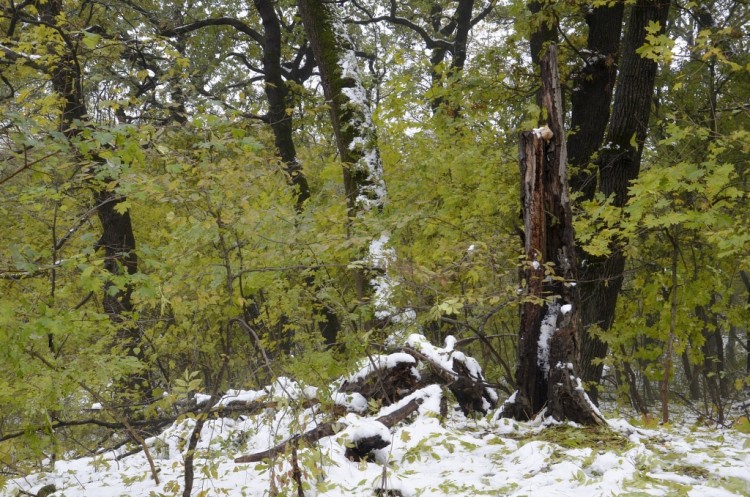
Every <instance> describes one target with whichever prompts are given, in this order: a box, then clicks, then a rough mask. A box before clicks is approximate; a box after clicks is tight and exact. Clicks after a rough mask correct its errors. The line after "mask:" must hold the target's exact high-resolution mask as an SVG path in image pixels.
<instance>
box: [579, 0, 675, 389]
mask: <svg viewBox="0 0 750 497" xmlns="http://www.w3.org/2000/svg"><path fill="white" fill-rule="evenodd" d="M669 5H670V2H669V1H654V0H638V2H636V4H635V5H634V6H633V7H632V9H631V13H630V17H629V20H628V27H627V31H626V33H625V37H624V40H623V49H622V64H621V67H620V74H619V76H618V79H617V86H616V88H615V96H614V103H613V107H612V116H611V119H610V120H609V126H608V128H607V132H606V137H605V139H604V141H605V144H604V146H603V147H602V148H601V150H600V152H599V158H598V159H597V162H596V163H597V166H598V173H599V190H600V191H601V192H602V193H604V195H606V196H608V197H611V198H612V201H613V204H614V205H615V206H616V207H622V206H624V205H625V203H626V201H627V198H628V187H629V186H630V183H631V181H632V180H634V179H635V178H636V177H637V176H638V173H639V171H640V164H641V154H642V151H643V143H644V141H645V139H646V133H647V131H648V120H649V116H650V112H651V102H652V98H653V93H654V82H655V80H656V71H657V64H656V62H654V61H653V60H649V59H646V58H643V57H641V56H640V55H639V54H638V53H636V50H638V49H639V48H640V47H642V46H643V45H644V43H645V42H646V34H647V33H646V27H648V26H649V24H650V23H652V22H656V23H659V26H660V31H659V33H657V34H660V33H661V32H663V31H664V27H665V25H666V21H667V16H668V13H669ZM584 105H585V104H584ZM581 153H582V154H584V153H585V152H581ZM579 158H580V160H583V156H582V155H581V156H579ZM586 181H590V180H589V179H585V178H584V179H581V178H578V179H577V182H578V185H579V186H581V184H582V183H585V182H586ZM586 188H590V186H584V187H582V189H583V191H584V192H586V191H587V190H586ZM616 245H617V244H616V242H615V244H613V246H612V247H611V249H612V252H611V254H610V255H609V256H604V257H590V256H587V260H586V261H585V263H582V264H581V267H582V271H581V281H580V285H579V288H580V292H581V300H582V302H581V304H582V310H583V323H584V327H585V329H586V332H585V333H583V334H582V347H581V349H582V363H581V365H582V368H583V369H582V379H583V381H584V383H586V384H598V383H599V381H600V380H601V376H602V368H603V364H601V362H600V360H601V359H603V358H604V357H605V356H606V354H607V344H606V343H604V342H602V341H601V340H599V339H598V338H597V337H595V336H593V335H592V334H591V333H589V332H588V330H589V329H590V328H591V327H592V326H594V325H596V326H598V327H599V328H600V329H602V330H608V329H610V328H611V326H612V324H613V322H614V318H615V308H616V306H617V297H618V295H619V293H620V289H621V288H622V281H623V280H622V278H623V271H624V269H625V256H624V255H623V253H622V251H621V250H620V249H619V247H618V246H616ZM589 393H590V395H591V397H592V399H593V400H594V401H596V398H597V397H596V394H597V392H596V388H591V389H590V391H589Z"/></svg>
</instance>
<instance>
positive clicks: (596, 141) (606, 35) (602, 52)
mask: <svg viewBox="0 0 750 497" xmlns="http://www.w3.org/2000/svg"><path fill="white" fill-rule="evenodd" d="M623 11H624V5H623V3H622V2H617V3H615V5H613V6H611V7H597V8H594V9H592V10H591V11H589V12H588V13H587V14H586V24H587V25H588V28H589V32H588V37H587V41H586V50H585V51H582V53H583V55H584V56H585V57H586V60H585V61H584V64H583V67H582V68H581V69H580V70H579V71H578V72H577V73H576V74H575V76H574V87H573V93H572V95H571V97H570V103H571V133H570V135H569V137H568V144H567V145H568V161H569V163H570V165H571V167H572V169H573V170H572V171H571V177H570V187H571V189H572V190H574V191H577V192H580V193H582V194H583V198H584V199H586V200H589V199H592V198H594V193H595V192H596V183H597V181H596V172H595V171H592V170H591V168H590V167H588V166H589V163H590V161H591V158H592V156H593V155H594V153H596V151H598V150H599V148H600V147H601V146H602V140H603V139H604V132H605V131H606V129H607V122H609V109H610V106H611V104H612V93H613V90H614V87H615V80H616V78H617V62H618V58H619V48H620V35H621V33H622V17H623ZM586 325H587V323H586V322H585V320H584V328H586Z"/></svg>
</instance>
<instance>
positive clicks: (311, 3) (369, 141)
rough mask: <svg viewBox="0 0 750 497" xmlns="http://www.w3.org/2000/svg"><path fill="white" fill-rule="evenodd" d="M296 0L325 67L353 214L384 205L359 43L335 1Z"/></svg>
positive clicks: (322, 72)
mask: <svg viewBox="0 0 750 497" xmlns="http://www.w3.org/2000/svg"><path fill="white" fill-rule="evenodd" d="M297 4H298V6H299V11H300V14H301V16H302V23H303V24H304V27H305V32H306V33H307V38H308V40H309V41H310V46H311V47H312V49H313V53H314V54H315V60H316V61H317V63H318V68H319V69H320V77H321V82H322V84H323V92H324V93H325V98H326V101H327V103H328V105H329V106H330V114H331V121H332V123H333V131H334V134H335V136H336V145H337V148H338V152H339V157H340V158H341V161H342V162H343V163H344V190H345V193H346V202H347V207H348V211H349V216H350V217H355V216H356V215H357V214H358V213H359V212H361V211H363V210H369V209H371V208H375V209H379V208H380V207H381V206H382V204H383V201H384V199H385V183H384V182H383V166H382V163H381V161H380V152H379V150H378V147H377V137H376V135H375V127H374V126H373V123H372V117H371V116H372V115H371V112H370V107H369V105H368V102H367V97H366V92H365V90H364V88H363V87H362V83H361V80H360V76H359V71H358V68H357V60H356V56H355V54H354V48H353V46H352V44H351V41H350V40H349V38H348V36H347V35H346V32H345V30H344V26H342V25H341V24H340V22H339V21H338V20H337V19H336V17H335V16H334V12H333V10H332V9H333V7H332V4H330V3H325V2H318V1H315V0H298V2H297Z"/></svg>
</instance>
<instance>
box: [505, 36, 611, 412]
mask: <svg viewBox="0 0 750 497" xmlns="http://www.w3.org/2000/svg"><path fill="white" fill-rule="evenodd" d="M542 88H543V102H544V105H545V108H546V110H547V115H548V118H549V127H545V128H541V129H538V130H534V131H526V132H524V133H522V134H521V142H520V147H519V160H520V166H521V183H522V185H521V204H522V209H523V219H524V230H525V247H524V249H525V253H526V257H527V259H528V265H527V267H526V268H525V270H524V279H525V281H526V285H527V288H526V296H525V299H524V303H523V305H522V308H521V328H520V336H519V342H518V343H519V345H518V366H517V372H516V382H517V390H516V393H515V394H514V395H513V397H512V398H511V399H509V400H508V402H506V404H505V406H504V408H503V414H504V415H505V416H508V417H514V418H516V419H529V418H530V417H532V416H533V415H535V414H537V413H538V412H540V411H542V410H543V409H544V408H545V406H546V411H545V415H547V416H552V417H554V418H555V419H559V420H562V419H569V420H572V421H576V422H580V423H585V424H601V423H602V422H603V420H602V418H601V416H600V415H599V414H598V412H596V410H595V409H594V408H593V406H592V405H591V404H590V402H589V401H588V398H587V397H586V394H585V393H584V392H583V390H582V389H581V388H580V380H579V379H578V377H577V372H578V368H579V357H578V356H579V351H578V343H579V319H578V312H579V310H578V307H579V302H578V290H577V287H576V286H575V285H572V284H571V283H572V282H575V281H576V280H577V278H576V255H575V240H574V232H573V224H572V215H571V210H570V198H569V194H568V185H567V169H566V165H567V152H566V146H565V130H564V128H563V117H562V116H563V111H562V96H561V91H560V81H559V75H558V68H557V47H556V46H555V45H552V46H550V47H549V49H548V51H547V54H546V56H545V57H544V59H543V61H542ZM550 273H552V274H550ZM548 276H553V277H551V278H550V277H548Z"/></svg>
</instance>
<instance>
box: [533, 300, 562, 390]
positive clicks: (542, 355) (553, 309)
mask: <svg viewBox="0 0 750 497" xmlns="http://www.w3.org/2000/svg"><path fill="white" fill-rule="evenodd" d="M558 312H560V304H557V303H552V304H549V307H548V308H547V314H546V315H545V316H544V319H542V324H541V326H540V328H539V341H538V342H537V352H536V363H537V366H539V368H540V369H541V370H542V371H543V372H544V376H545V378H546V377H547V376H549V341H550V339H551V338H552V335H554V334H555V331H556V330H557V314H558Z"/></svg>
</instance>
